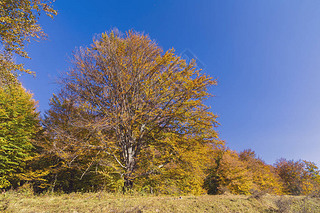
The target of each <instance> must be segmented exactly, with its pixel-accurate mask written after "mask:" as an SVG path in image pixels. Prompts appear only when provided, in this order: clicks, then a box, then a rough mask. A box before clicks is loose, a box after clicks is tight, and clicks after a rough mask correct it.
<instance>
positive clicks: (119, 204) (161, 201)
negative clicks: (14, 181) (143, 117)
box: [0, 192, 320, 213]
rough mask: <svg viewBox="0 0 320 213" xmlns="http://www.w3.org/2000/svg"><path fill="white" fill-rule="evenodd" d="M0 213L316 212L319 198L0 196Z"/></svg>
mask: <svg viewBox="0 0 320 213" xmlns="http://www.w3.org/2000/svg"><path fill="white" fill-rule="evenodd" d="M0 212H72V213H76V212H123V213H125V212H126V213H129V212H219V213H220V212H303V213H305V212H315V213H316V212H320V198H311V197H304V196H297V197H296V196H273V195H269V194H265V195H261V196H257V197H250V196H240V195H203V196H182V197H178V196H177V197H169V196H151V195H148V196H142V195H136V196H130V195H121V194H120V195H119V194H118V195H114V194H108V193H104V192H102V193H71V194H61V195H57V194H46V195H37V196H35V195H32V194H28V193H23V192H20V193H18V192H6V193H3V194H1V195H0Z"/></svg>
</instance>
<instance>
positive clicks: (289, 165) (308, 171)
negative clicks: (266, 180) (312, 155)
mask: <svg viewBox="0 0 320 213" xmlns="http://www.w3.org/2000/svg"><path fill="white" fill-rule="evenodd" d="M275 168H276V172H277V173H278V175H279V176H280V177H281V181H282V182H283V185H284V190H285V193H287V194H292V195H307V194H310V193H312V192H314V191H319V189H320V181H319V180H320V178H319V177H320V176H319V169H318V167H317V166H316V165H315V164H314V163H312V162H308V161H302V160H299V161H294V160H289V161H288V160H286V159H283V158H282V159H280V160H278V161H277V162H276V164H275Z"/></svg>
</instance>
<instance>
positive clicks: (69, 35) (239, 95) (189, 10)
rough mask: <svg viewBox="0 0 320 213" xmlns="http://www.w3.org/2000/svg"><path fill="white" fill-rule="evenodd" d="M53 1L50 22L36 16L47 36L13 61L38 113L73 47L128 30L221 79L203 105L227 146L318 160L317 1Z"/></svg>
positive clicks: (319, 65)
mask: <svg viewBox="0 0 320 213" xmlns="http://www.w3.org/2000/svg"><path fill="white" fill-rule="evenodd" d="M55 8H56V9H57V10H58V12H59V14H58V16H57V17H56V18H55V19H54V20H51V19H50V18H47V17H45V16H42V17H41V19H40V23H41V24H42V26H43V28H44V30H45V32H46V33H47V34H48V36H49V38H48V40H46V41H41V42H32V43H31V44H30V45H29V46H28V48H27V50H28V51H29V53H30V56H31V57H32V60H20V61H22V62H25V63H26V65H27V67H28V68H30V69H32V70H34V71H36V72H37V77H36V78H32V77H29V76H23V77H22V81H23V83H24V85H25V87H26V88H28V89H30V90H31V91H32V92H33V93H34V94H35V99H36V100H38V101H39V110H40V111H41V112H44V111H45V110H47V109H48V101H49V99H50V97H51V96H52V93H53V92H57V88H58V85H56V84H55V80H56V78H57V76H58V73H59V72H63V71H65V70H67V69H68V57H70V56H71V53H72V51H73V50H74V49H75V47H79V46H86V45H89V44H90V43H91V42H92V37H93V36H94V35H96V34H99V33H102V32H105V31H109V30H110V29H112V28H114V27H116V28H118V29H119V30H120V31H123V32H124V31H127V30H130V29H134V30H137V31H142V32H145V33H147V34H149V35H150V37H151V38H152V39H155V40H156V41H157V43H158V44H159V45H160V46H162V47H163V48H164V49H165V50H166V49H169V48H171V47H174V48H175V49H176V52H177V53H178V54H180V53H182V52H183V51H184V50H185V49H189V50H191V51H192V52H193V54H194V55H195V56H196V57H198V59H200V61H201V62H202V63H203V64H204V65H205V70H204V72H206V73H208V74H210V75H211V76H213V77H214V78H216V79H218V86H216V87H213V88H211V91H212V93H213V94H214V95H215V97H214V98H212V99H210V100H209V101H208V102H207V104H209V105H210V106H211V107H212V110H213V111H214V112H215V113H216V114H217V115H219V122H220V123H221V126H220V127H219V128H218V129H217V130H218V132H219V133H220V138H221V139H223V140H225V141H226V143H227V145H228V146H229V147H230V148H231V149H235V150H237V151H241V150H243V149H246V148H252V149H253V150H255V151H256V153H257V154H258V156H260V157H261V158H262V159H264V160H265V161H266V162H267V163H274V162H275V160H276V159H278V158H280V157H284V158H287V159H295V160H298V159H306V160H310V161H313V162H315V163H317V164H318V165H320V155H319V153H320V95H319V91H320V2H319V1H316V0H309V1H301V0H286V1H283V0H278V1H275V0H260V1H256V0H251V1H249V0H242V1H237V0H233V1H229V0H206V1H205V0H203V1H201V0H197V1H195V0H176V1H172V0H145V1H141V0H135V1H129V0H127V1H124V0H118V1H106V0H92V1H88V0H68V1H65V0H57V1H56V3H55Z"/></svg>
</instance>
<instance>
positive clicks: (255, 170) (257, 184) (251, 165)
mask: <svg viewBox="0 0 320 213" xmlns="http://www.w3.org/2000/svg"><path fill="white" fill-rule="evenodd" d="M239 158H240V160H241V161H242V162H244V163H245V164H246V166H247V169H248V171H250V173H251V174H252V181H253V187H252V190H253V191H264V192H269V193H273V194H282V193H283V187H282V182H281V179H280V177H279V176H278V175H277V174H276V173H275V168H274V167H273V166H271V165H267V164H266V163H265V162H263V161H262V160H261V159H259V158H257V157H256V154H255V152H254V151H252V150H251V149H247V150H244V151H242V152H240V153H239Z"/></svg>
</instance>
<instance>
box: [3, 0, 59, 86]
mask: <svg viewBox="0 0 320 213" xmlns="http://www.w3.org/2000/svg"><path fill="white" fill-rule="evenodd" d="M53 1H54V0H18V1H17V0H0V40H1V46H2V48H1V49H2V50H1V51H0V64H1V66H2V67H5V68H6V69H1V70H0V75H1V76H3V75H4V76H5V77H8V75H7V74H6V73H4V72H5V71H6V72H7V71H8V70H9V71H10V72H12V71H15V70H19V71H23V72H27V73H30V70H27V69H25V68H24V67H23V65H22V64H16V63H15V62H14V61H13V58H12V56H13V54H17V55H19V56H21V57H25V58H29V56H28V54H27V52H26V51H25V49H24V47H25V44H26V43H27V42H29V41H30V39H31V38H43V37H45V34H44V32H43V30H42V28H41V26H40V25H39V24H38V19H39V16H40V13H41V12H45V13H46V14H47V15H48V16H50V17H53V15H56V13H57V12H56V11H55V10H54V9H53V8H52V2H53ZM9 77H10V76H9ZM7 80H14V77H10V79H7Z"/></svg>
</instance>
